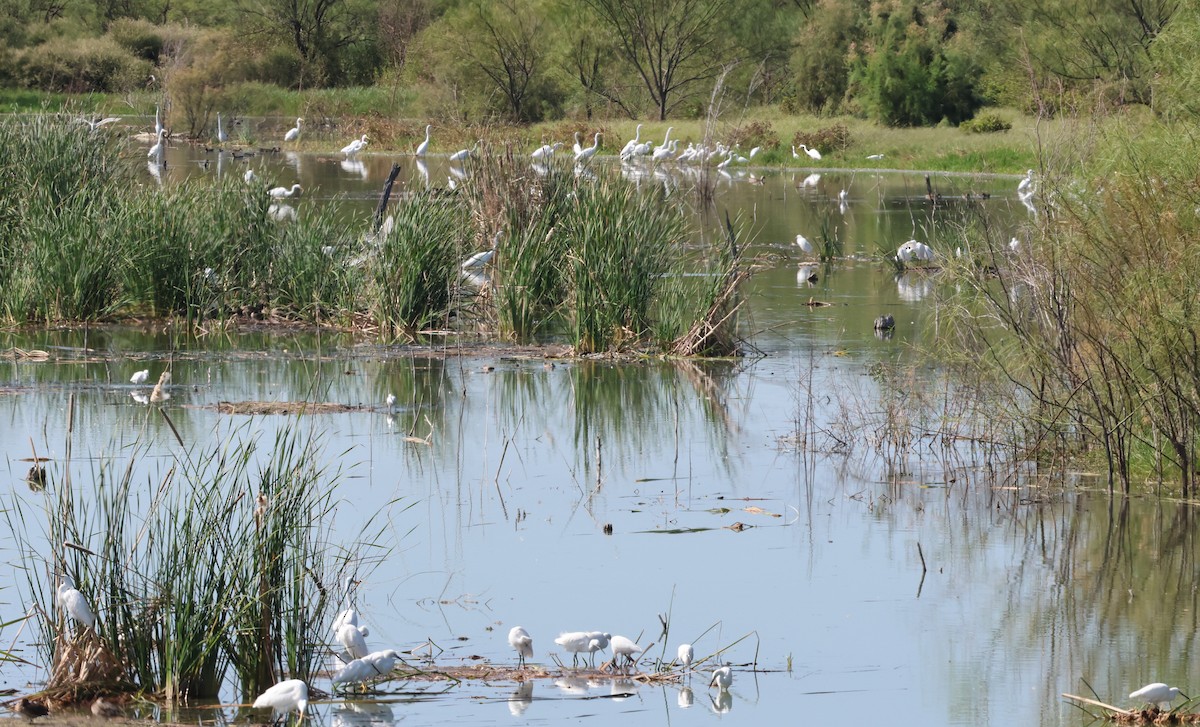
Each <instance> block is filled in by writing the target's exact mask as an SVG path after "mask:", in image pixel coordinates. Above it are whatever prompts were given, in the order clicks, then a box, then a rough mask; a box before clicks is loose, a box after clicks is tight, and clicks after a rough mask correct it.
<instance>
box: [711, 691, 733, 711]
mask: <svg viewBox="0 0 1200 727" xmlns="http://www.w3.org/2000/svg"><path fill="white" fill-rule="evenodd" d="M708 702H709V709H711V710H712V713H713V714H727V713H728V712H729V711H730V710H731V709H733V695H732V694H730V693H729V692H727V691H725V690H724V689H722V690H719V691H718V692H717V693H716V694H715V695H713V694H709V695H708Z"/></svg>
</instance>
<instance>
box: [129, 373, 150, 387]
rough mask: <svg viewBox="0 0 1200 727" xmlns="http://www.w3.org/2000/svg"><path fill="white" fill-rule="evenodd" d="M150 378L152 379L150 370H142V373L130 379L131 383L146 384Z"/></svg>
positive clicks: (135, 374)
mask: <svg viewBox="0 0 1200 727" xmlns="http://www.w3.org/2000/svg"><path fill="white" fill-rule="evenodd" d="M148 378H150V369H142V370H141V371H138V372H136V373H134V375H133V376H130V377H129V383H131V384H144V383H146V379H148Z"/></svg>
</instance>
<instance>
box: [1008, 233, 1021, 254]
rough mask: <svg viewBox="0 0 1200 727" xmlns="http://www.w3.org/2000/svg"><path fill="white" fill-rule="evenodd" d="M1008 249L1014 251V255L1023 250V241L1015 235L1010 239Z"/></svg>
mask: <svg viewBox="0 0 1200 727" xmlns="http://www.w3.org/2000/svg"><path fill="white" fill-rule="evenodd" d="M1008 251H1009V252H1011V253H1013V254H1014V255H1015V254H1017V253H1019V252H1021V241H1020V240H1018V239H1017V238H1015V237H1014V238H1013V239H1011V240H1009V241H1008Z"/></svg>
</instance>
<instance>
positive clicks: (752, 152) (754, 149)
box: [750, 146, 762, 159]
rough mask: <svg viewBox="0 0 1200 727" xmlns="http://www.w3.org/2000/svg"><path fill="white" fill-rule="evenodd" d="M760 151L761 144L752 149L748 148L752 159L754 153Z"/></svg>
mask: <svg viewBox="0 0 1200 727" xmlns="http://www.w3.org/2000/svg"><path fill="white" fill-rule="evenodd" d="M760 151H762V147H761V146H756V147H754V148H753V149H751V150H750V158H751V159H753V158H754V157H755V155H757V154H758V153H759V152H760Z"/></svg>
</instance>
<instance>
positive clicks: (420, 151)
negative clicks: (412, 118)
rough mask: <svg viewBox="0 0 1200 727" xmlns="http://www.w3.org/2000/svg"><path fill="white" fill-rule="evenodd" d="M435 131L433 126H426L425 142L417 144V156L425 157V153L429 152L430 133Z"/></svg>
mask: <svg viewBox="0 0 1200 727" xmlns="http://www.w3.org/2000/svg"><path fill="white" fill-rule="evenodd" d="M432 129H433V124H425V141H423V142H421V143H420V144H417V152H416V153H417V156H419V157H423V156H425V152H427V151H429V132H430V130H432Z"/></svg>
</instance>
